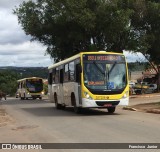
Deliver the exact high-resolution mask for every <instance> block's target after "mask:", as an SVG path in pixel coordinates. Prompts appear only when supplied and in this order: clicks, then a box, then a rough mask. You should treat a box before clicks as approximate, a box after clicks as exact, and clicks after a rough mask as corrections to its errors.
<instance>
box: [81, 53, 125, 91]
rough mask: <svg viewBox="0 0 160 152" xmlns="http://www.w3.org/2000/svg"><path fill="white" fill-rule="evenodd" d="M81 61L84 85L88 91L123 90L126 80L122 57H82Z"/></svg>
mask: <svg viewBox="0 0 160 152" xmlns="http://www.w3.org/2000/svg"><path fill="white" fill-rule="evenodd" d="M83 61H84V64H83V73H84V85H85V86H86V87H87V88H88V89H89V90H90V91H91V90H97V91H98V90H99V91H116V90H124V88H125V86H126V82H127V80H126V64H125V60H124V57H123V56H120V55H84V57H83ZM91 92H92V91H91Z"/></svg>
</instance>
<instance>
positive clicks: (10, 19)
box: [0, 10, 31, 44]
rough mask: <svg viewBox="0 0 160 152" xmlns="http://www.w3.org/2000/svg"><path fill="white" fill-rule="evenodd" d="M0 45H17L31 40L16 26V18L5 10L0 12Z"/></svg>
mask: <svg viewBox="0 0 160 152" xmlns="http://www.w3.org/2000/svg"><path fill="white" fill-rule="evenodd" d="M0 23H1V24H0V33H1V36H0V44H7V43H12V44H18V43H23V42H25V41H28V40H30V39H31V37H30V36H26V35H25V33H24V31H22V29H21V27H20V26H19V25H18V20H17V16H15V15H13V14H10V13H9V12H7V11H6V10H3V11H2V10H0Z"/></svg>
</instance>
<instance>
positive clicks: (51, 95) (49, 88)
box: [48, 84, 54, 102]
mask: <svg viewBox="0 0 160 152" xmlns="http://www.w3.org/2000/svg"><path fill="white" fill-rule="evenodd" d="M48 99H49V101H50V102H54V98H53V93H52V85H51V84H48Z"/></svg>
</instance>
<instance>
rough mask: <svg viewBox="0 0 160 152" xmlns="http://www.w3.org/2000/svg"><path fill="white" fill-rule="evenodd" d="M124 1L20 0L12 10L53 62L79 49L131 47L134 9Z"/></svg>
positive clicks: (114, 49)
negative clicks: (125, 4)
mask: <svg viewBox="0 0 160 152" xmlns="http://www.w3.org/2000/svg"><path fill="white" fill-rule="evenodd" d="M122 4H123V0H121V1H118V0H112V1H106V0H79V1H77V0H54V1H52V0H37V1H36V2H32V1H28V2H23V3H22V4H21V5H20V6H19V7H18V8H16V9H15V10H14V13H15V14H16V15H17V16H18V21H19V23H20V24H21V25H22V28H23V29H24V31H25V32H26V34H29V35H31V36H32V37H33V40H38V41H40V42H41V43H43V44H45V45H47V46H48V48H47V52H48V53H49V54H50V55H51V57H53V58H54V59H55V61H58V60H61V59H64V58H67V57H69V56H71V55H73V54H76V53H78V52H80V51H93V50H111V51H116V52H122V50H123V49H131V46H132V45H133V42H132V39H133V32H131V28H130V25H129V21H130V20H129V19H130V16H131V15H132V13H133V11H132V10H131V9H130V8H127V7H125V6H124V5H122Z"/></svg>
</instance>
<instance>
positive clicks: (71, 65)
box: [69, 62, 75, 81]
mask: <svg viewBox="0 0 160 152" xmlns="http://www.w3.org/2000/svg"><path fill="white" fill-rule="evenodd" d="M74 72H75V69H74V62H70V63H69V80H71V81H74V80H75V73H74Z"/></svg>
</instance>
